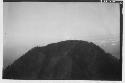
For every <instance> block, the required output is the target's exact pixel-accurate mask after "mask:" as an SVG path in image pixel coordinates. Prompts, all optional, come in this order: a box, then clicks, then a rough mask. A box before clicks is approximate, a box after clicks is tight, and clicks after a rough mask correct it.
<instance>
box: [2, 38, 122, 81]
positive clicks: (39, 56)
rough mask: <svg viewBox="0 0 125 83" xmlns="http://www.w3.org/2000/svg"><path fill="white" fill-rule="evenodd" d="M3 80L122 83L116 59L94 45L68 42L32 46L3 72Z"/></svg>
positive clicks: (83, 42)
mask: <svg viewBox="0 0 125 83" xmlns="http://www.w3.org/2000/svg"><path fill="white" fill-rule="evenodd" d="M3 79H20V80H21V79H23V80H113V81H114V80H122V68H121V64H120V62H119V60H118V59H117V58H115V57H114V56H112V55H111V54H109V53H105V51H104V50H103V49H101V48H100V47H99V46H96V45H95V44H93V43H89V42H86V41H79V40H67V41H62V42H58V43H53V44H49V45H47V46H43V47H35V48H32V49H31V50H29V51H28V52H27V53H26V54H24V55H23V56H22V57H20V58H19V59H17V60H16V61H15V62H14V63H13V64H12V65H10V66H8V67H7V68H6V69H5V70H3Z"/></svg>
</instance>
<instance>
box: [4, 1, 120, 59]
mask: <svg viewBox="0 0 125 83" xmlns="http://www.w3.org/2000/svg"><path fill="white" fill-rule="evenodd" d="M3 10H4V11H3V13H4V14H3V17H4V21H3V22H4V25H3V26H4V57H5V58H4V59H6V58H7V57H9V59H13V57H15V56H19V55H22V53H25V52H24V51H25V50H26V49H27V50H29V48H31V47H32V46H35V45H45V44H48V43H51V42H57V41H61V40H67V39H78V40H92V41H95V40H98V39H101V40H102V39H112V38H113V39H116V40H118V39H119V30H120V29H119V28H120V24H119V22H120V18H119V4H118V3H102V4H100V3H87V2H86V3H83V2H80V3H79V2H61V3H57V2H56V3H54V2H52V3H50V2H49V3H46V2H38V3H37V2H6V3H4V6H3ZM17 48H18V50H17ZM12 50H13V52H12ZM14 52H15V53H14ZM15 54H16V55H15ZM12 55H13V56H12ZM10 57H11V58H10Z"/></svg>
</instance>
